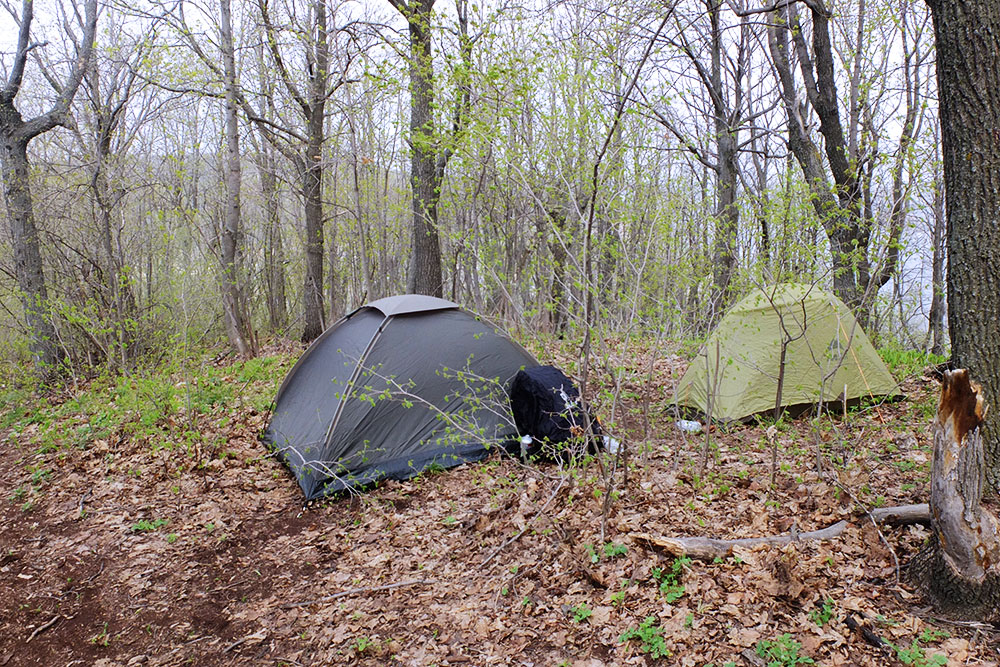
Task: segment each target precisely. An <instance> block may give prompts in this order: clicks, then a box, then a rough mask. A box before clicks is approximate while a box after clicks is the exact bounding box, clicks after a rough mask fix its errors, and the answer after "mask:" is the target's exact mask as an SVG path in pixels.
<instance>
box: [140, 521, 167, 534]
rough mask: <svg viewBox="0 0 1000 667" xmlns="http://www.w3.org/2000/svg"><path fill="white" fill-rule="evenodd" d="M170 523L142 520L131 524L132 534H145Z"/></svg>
mask: <svg viewBox="0 0 1000 667" xmlns="http://www.w3.org/2000/svg"><path fill="white" fill-rule="evenodd" d="M168 523H170V520H169V519H153V520H152V521H150V520H149V519H142V520H140V521H137V522H136V523H133V524H132V532H133V533H147V532H149V531H152V530H156V529H157V528H160V527H162V526H165V525H167V524H168Z"/></svg>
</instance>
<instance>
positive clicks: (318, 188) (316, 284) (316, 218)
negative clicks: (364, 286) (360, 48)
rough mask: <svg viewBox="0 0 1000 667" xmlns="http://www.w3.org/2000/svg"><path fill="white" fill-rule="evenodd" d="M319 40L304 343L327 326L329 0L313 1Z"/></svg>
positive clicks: (309, 162) (313, 73)
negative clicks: (325, 213) (325, 197)
mask: <svg viewBox="0 0 1000 667" xmlns="http://www.w3.org/2000/svg"><path fill="white" fill-rule="evenodd" d="M313 8H314V11H315V12H316V23H315V25H316V38H315V39H316V41H315V42H314V45H313V48H312V49H310V50H309V51H308V52H307V56H306V59H307V63H308V66H309V72H310V77H309V102H308V105H306V106H305V107H303V111H304V112H305V116H306V147H305V148H306V154H305V155H304V156H303V157H304V160H303V179H304V180H303V187H302V192H303V195H304V197H305V218H306V283H305V293H304V298H305V302H306V304H305V306H306V307H305V319H306V322H305V329H304V330H303V331H302V341H303V342H304V343H308V342H311V341H313V340H315V339H316V338H317V337H318V336H319V335H320V334H321V333H323V329H325V328H326V316H325V313H324V309H323V233H324V232H323V226H324V222H325V220H324V218H323V175H324V174H323V172H324V165H323V143H324V141H325V140H326V100H327V98H328V95H329V93H328V92H327V85H328V83H329V81H330V43H329V36H328V32H327V13H326V2H325V0H318V1H317V2H314V3H313Z"/></svg>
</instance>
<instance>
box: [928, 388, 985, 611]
mask: <svg viewBox="0 0 1000 667" xmlns="http://www.w3.org/2000/svg"><path fill="white" fill-rule="evenodd" d="M986 412H987V409H986V403H985V401H984V400H983V395H982V392H981V390H980V387H979V385H978V384H976V383H974V382H970V380H969V372H968V371H967V370H965V369H961V370H956V371H948V372H946V373H945V376H944V381H943V384H942V386H941V401H940V403H939V404H938V412H937V418H936V419H935V420H934V427H933V430H934V458H933V462H932V467H931V497H930V514H931V529H932V530H933V536H932V537H931V540H930V541H929V542H928V544H927V546H925V547H924V549H923V550H922V551H921V552H920V554H918V555H917V557H916V559H915V560H914V563H913V564H912V566H911V570H912V572H913V575H914V578H915V580H916V581H917V582H918V583H919V584H921V585H922V586H923V588H924V590H925V591H926V592H927V593H928V595H929V596H930V597H931V598H932V599H933V600H934V602H935V603H936V604H937V605H938V606H939V607H940V608H941V610H942V611H943V612H945V613H949V614H957V615H960V616H962V617H964V618H974V619H978V620H985V621H992V620H996V619H998V618H1000V526H998V524H997V519H996V517H995V516H994V515H993V514H992V513H991V512H989V511H988V510H986V509H985V508H983V507H982V506H981V505H980V502H981V500H982V497H983V488H984V486H985V484H986V463H985V452H984V449H983V433H982V428H981V425H982V423H983V418H984V417H985V416H986Z"/></svg>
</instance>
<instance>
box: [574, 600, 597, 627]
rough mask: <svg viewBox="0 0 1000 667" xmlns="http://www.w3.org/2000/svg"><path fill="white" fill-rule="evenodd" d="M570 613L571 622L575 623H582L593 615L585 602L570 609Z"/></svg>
mask: <svg viewBox="0 0 1000 667" xmlns="http://www.w3.org/2000/svg"><path fill="white" fill-rule="evenodd" d="M570 612H572V614H573V621H574V622H576V623H583V622H584V621H586V620H587V619H588V618H590V617H591V616H593V615H594V611H593V610H592V609H591V608H590V607H588V606H587V603H586V602H582V603H580V604H578V605H575V606H574V607H573V608H572V609H570Z"/></svg>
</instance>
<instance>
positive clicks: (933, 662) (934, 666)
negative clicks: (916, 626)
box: [889, 639, 948, 667]
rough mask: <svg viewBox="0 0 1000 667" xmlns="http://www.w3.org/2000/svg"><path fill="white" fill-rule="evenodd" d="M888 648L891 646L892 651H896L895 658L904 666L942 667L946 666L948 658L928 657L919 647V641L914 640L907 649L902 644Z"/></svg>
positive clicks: (939, 656)
mask: <svg viewBox="0 0 1000 667" xmlns="http://www.w3.org/2000/svg"><path fill="white" fill-rule="evenodd" d="M889 646H892V648H893V650H894V651H896V657H897V658H899V661H900V662H901V663H903V664H904V665H913V667H944V666H945V665H947V664H948V658H947V657H945V656H943V655H941V654H940V653H938V654H936V655H932V656H928V655H927V653H926V652H925V651H924V648H923V647H922V646H921V645H920V639H914V640H913V643H911V644H910V647H909V648H906V647H904V646H903V645H902V644H900V645H899V646H896V645H894V644H889Z"/></svg>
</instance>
